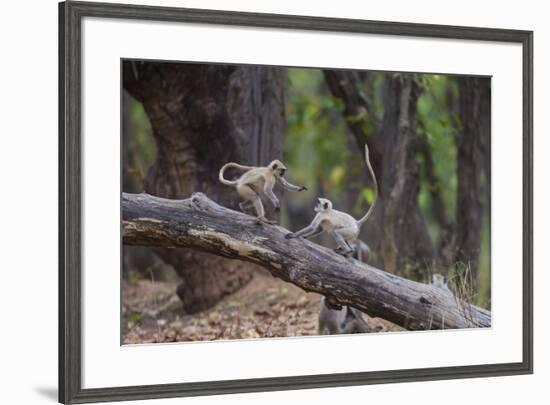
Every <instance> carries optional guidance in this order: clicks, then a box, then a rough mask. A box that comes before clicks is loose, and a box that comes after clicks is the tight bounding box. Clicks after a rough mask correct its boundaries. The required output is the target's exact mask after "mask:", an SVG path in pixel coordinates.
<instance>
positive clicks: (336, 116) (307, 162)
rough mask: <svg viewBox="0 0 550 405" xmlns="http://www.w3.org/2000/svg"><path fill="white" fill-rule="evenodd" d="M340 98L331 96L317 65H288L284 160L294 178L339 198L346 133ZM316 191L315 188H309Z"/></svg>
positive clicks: (341, 188) (346, 153) (344, 169)
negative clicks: (311, 66) (297, 66)
mask: <svg viewBox="0 0 550 405" xmlns="http://www.w3.org/2000/svg"><path fill="white" fill-rule="evenodd" d="M342 108H343V105H342V101H341V100H338V99H337V98H335V97H333V96H332V95H331V93H330V92H329V90H328V89H327V87H326V84H325V82H324V77H323V73H322V72H321V71H320V70H318V69H297V68H296V69H294V68H293V69H289V70H288V86H287V92H286V111H285V112H286V117H287V133H286V138H285V145H284V156H285V163H286V164H287V165H288V167H289V169H290V172H291V173H292V177H293V179H294V180H295V182H297V183H300V184H302V183H303V184H311V185H316V186H317V187H318V188H320V190H317V191H318V192H319V193H321V194H324V193H326V192H327V191H328V190H330V193H329V195H325V196H326V197H328V198H332V199H334V200H338V199H339V198H340V195H341V193H342V192H343V191H344V189H345V175H346V172H347V170H348V167H347V164H346V163H347V161H348V158H349V152H348V147H347V142H348V137H349V135H348V133H347V128H346V123H345V122H344V119H343V118H342V114H341V110H342ZM312 191H316V190H312Z"/></svg>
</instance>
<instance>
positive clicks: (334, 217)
mask: <svg viewBox="0 0 550 405" xmlns="http://www.w3.org/2000/svg"><path fill="white" fill-rule="evenodd" d="M365 161H366V163H367V167H368V169H369V172H370V175H371V177H372V181H373V183H374V200H373V202H372V204H371V206H370V207H369V209H368V211H367V213H366V214H365V215H364V216H363V217H362V218H361V219H359V220H356V219H355V218H353V217H352V216H351V215H349V214H347V213H345V212H342V211H338V210H335V209H333V208H332V202H331V201H329V200H327V199H326V198H319V199H318V201H317V205H316V206H315V212H317V215H315V217H314V218H313V221H312V222H311V224H309V225H308V226H307V227H305V228H304V229H302V230H300V231H298V232H296V233H288V234H286V235H285V237H286V238H287V239H290V238H297V237H300V236H301V237H304V238H310V237H312V236H315V235H319V234H321V233H323V232H327V233H329V234H330V235H331V236H332V237H333V238H334V240H335V241H336V243H337V244H338V248H337V249H336V250H335V251H336V252H337V253H340V254H343V255H348V254H350V253H352V252H353V247H352V245H353V244H354V243H355V241H357V238H358V236H359V231H360V229H361V226H362V225H363V224H364V223H365V222H366V221H367V219H369V217H370V216H371V214H372V212H373V210H374V207H375V206H376V200H377V199H378V183H377V181H376V175H375V174H374V170H372V166H371V164H370V159H369V148H368V146H367V145H365Z"/></svg>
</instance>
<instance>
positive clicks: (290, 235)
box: [285, 232, 296, 239]
mask: <svg viewBox="0 0 550 405" xmlns="http://www.w3.org/2000/svg"><path fill="white" fill-rule="evenodd" d="M295 237H296V234H295V233H293V232H290V233H287V234H286V235H285V238H286V239H294V238H295Z"/></svg>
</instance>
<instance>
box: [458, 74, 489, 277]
mask: <svg viewBox="0 0 550 405" xmlns="http://www.w3.org/2000/svg"><path fill="white" fill-rule="evenodd" d="M458 83H459V117H460V122H461V129H460V131H459V132H458V135H457V180H458V187H457V213H456V224H457V225H456V227H457V229H456V257H455V259H456V261H457V262H459V263H463V264H464V265H466V266H468V267H469V269H470V270H471V275H472V277H471V278H472V280H473V281H474V283H475V282H476V280H477V276H478V264H479V252H480V245H481V225H482V218H481V212H482V211H481V184H480V179H481V176H480V174H481V172H482V170H483V168H484V166H483V158H482V142H481V139H482V134H481V133H480V128H481V126H480V122H481V112H482V110H485V114H488V115H490V108H489V107H488V106H486V105H485V106H484V104H487V103H489V106H490V97H482V88H481V86H482V84H481V82H480V80H479V79H478V78H472V77H460V78H459V79H458ZM489 119H490V118H489ZM489 176H490V173H489Z"/></svg>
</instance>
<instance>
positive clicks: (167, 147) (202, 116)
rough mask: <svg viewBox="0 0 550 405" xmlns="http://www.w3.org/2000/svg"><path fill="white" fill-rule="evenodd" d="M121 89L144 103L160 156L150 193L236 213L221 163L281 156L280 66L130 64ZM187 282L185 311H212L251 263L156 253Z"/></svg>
mask: <svg viewBox="0 0 550 405" xmlns="http://www.w3.org/2000/svg"><path fill="white" fill-rule="evenodd" d="M123 69H124V75H123V76H124V88H125V89H126V90H128V92H129V93H130V94H132V95H133V96H134V97H135V98H136V99H138V100H139V101H141V102H142V103H143V106H144V108H145V111H146V113H147V115H148V117H149V119H150V121H151V126H152V129H153V135H154V138H155V141H156V146H157V159H156V161H155V164H154V165H153V167H152V168H151V170H150V172H149V173H148V175H147V178H146V180H145V191H147V192H148V193H150V194H153V195H157V196H161V197H166V198H173V199H181V198H186V197H189V196H190V195H191V194H192V193H193V192H195V191H202V192H205V193H207V194H208V195H210V196H211V197H212V198H214V199H215V200H216V201H218V202H219V203H221V204H223V205H225V206H228V207H232V208H237V204H238V195H237V193H236V192H235V191H234V190H232V189H230V188H228V187H227V186H223V185H222V184H220V182H219V181H218V178H217V176H218V171H219V169H220V167H221V166H222V165H223V163H225V162H228V161H236V162H240V163H243V164H253V165H259V164H267V163H268V162H269V161H270V160H272V159H275V158H278V157H280V155H281V147H282V144H281V141H282V133H283V128H284V104H283V87H284V86H283V85H284V77H283V72H282V70H280V69H276V68H266V67H254V66H250V67H249V66H244V67H240V66H229V65H206V64H179V63H178V64H176V63H157V62H153V63H152V62H125V63H124V67H123ZM157 253H158V254H159V255H160V256H161V257H162V258H163V260H165V261H166V262H167V263H169V264H171V265H172V266H174V268H175V270H176V271H177V273H178V275H179V276H180V277H181V278H182V283H181V285H180V286H179V287H178V295H179V296H180V298H181V299H182V301H183V305H184V309H185V310H186V311H187V312H188V313H193V312H197V311H201V310H204V309H207V308H209V307H211V306H213V305H214V304H216V303H217V302H218V301H219V300H220V299H221V298H223V297H224V296H226V295H227V294H230V293H232V292H234V291H236V290H237V289H239V288H240V287H242V286H243V285H244V284H246V283H247V282H248V281H249V280H250V278H251V270H252V269H253V266H251V265H250V264H247V263H242V262H235V261H228V260H226V259H223V258H220V257H218V256H214V255H210V254H207V253H202V252H196V251H193V250H187V249H177V250H174V249H160V248H159V249H158V250H157Z"/></svg>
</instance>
